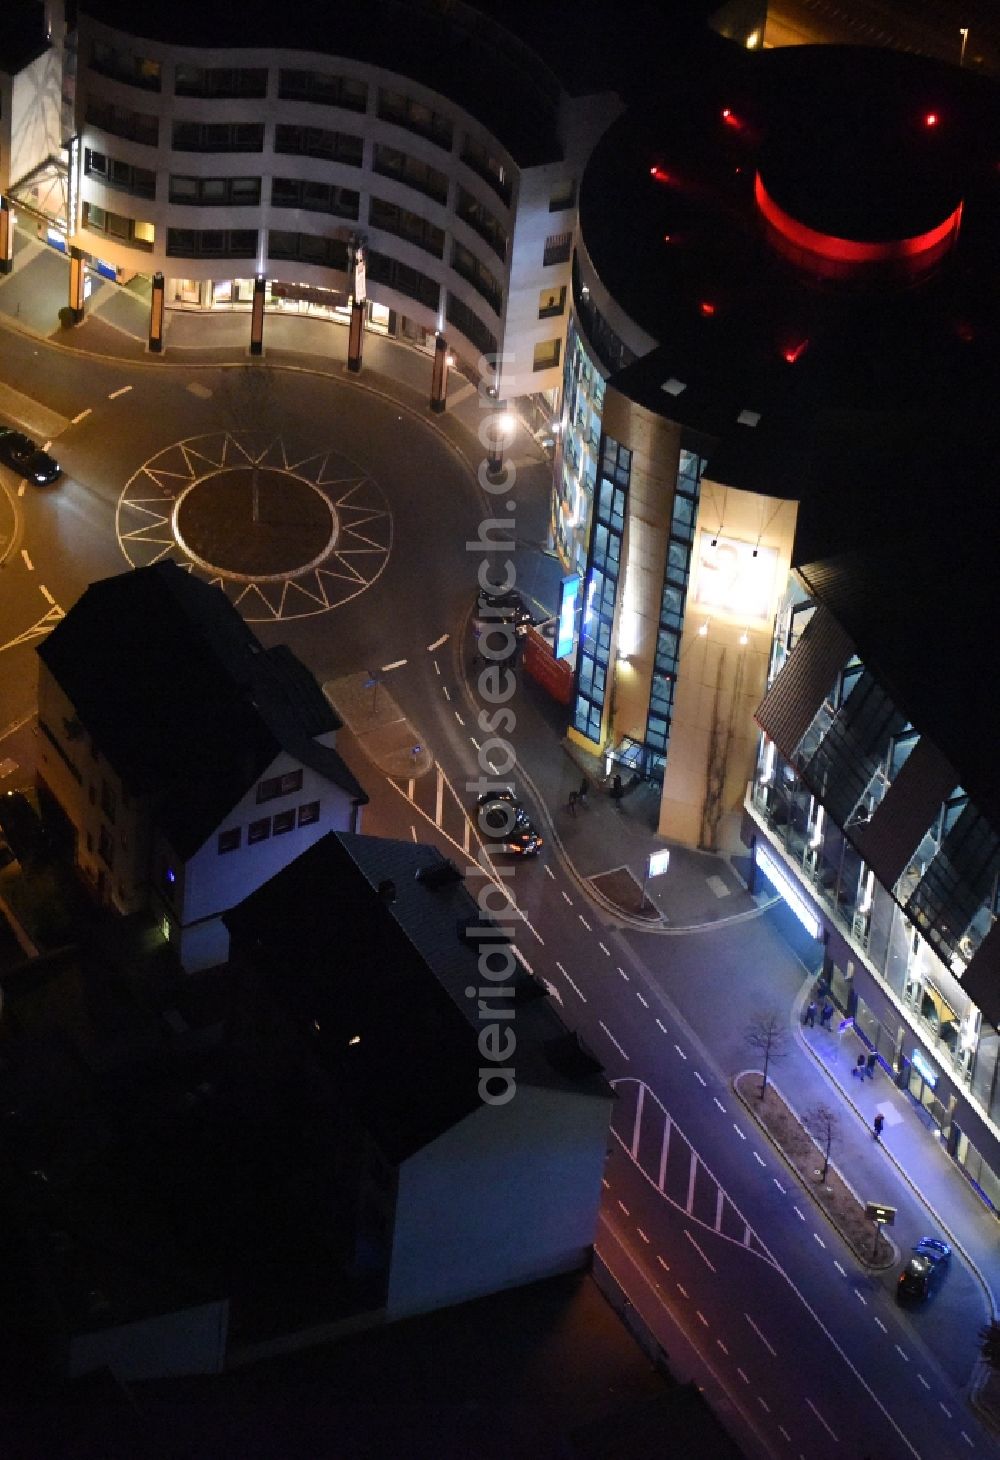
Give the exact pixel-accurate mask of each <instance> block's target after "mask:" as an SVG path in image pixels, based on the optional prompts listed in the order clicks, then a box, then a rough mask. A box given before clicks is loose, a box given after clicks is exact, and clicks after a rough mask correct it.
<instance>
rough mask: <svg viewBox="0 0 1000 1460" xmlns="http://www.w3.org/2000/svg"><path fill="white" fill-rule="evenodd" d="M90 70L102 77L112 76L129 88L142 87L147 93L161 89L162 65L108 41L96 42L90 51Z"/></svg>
mask: <svg viewBox="0 0 1000 1460" xmlns="http://www.w3.org/2000/svg"><path fill="white" fill-rule="evenodd" d="M90 69H91V70H92V71H98V72H100V74H101V75H102V76H112V77H114V79H115V80H116V81H124V82H125V84H126V85H127V86H141V87H143V88H144V89H145V90H146V91H159V89H160V63H159V61H153V60H151V59H150V58H149V57H148V56H136V55H133V54H132V52H131V51H122V50H119V49H117V48H116V47H115V46H111V45H108V43H107V41H98V40H95V41H94V43H93V45H92V46H91V51H90Z"/></svg>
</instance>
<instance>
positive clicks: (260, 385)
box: [217, 365, 277, 524]
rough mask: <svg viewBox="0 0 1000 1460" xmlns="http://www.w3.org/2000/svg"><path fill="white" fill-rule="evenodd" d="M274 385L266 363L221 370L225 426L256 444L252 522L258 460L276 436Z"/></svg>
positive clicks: (257, 499)
mask: <svg viewBox="0 0 1000 1460" xmlns="http://www.w3.org/2000/svg"><path fill="white" fill-rule="evenodd" d="M274 385H275V375H274V371H273V370H269V369H268V368H267V367H266V366H265V365H239V366H236V367H234V368H233V369H230V370H226V371H225V372H224V373H223V376H222V383H221V385H220V386H219V390H218V392H217V400H218V404H219V406H220V408H221V410H222V412H223V415H224V418H225V425H226V429H227V430H229V431H232V432H233V433H234V434H236V435H242V436H250V437H251V438H252V439H253V440H254V442H255V443H256V444H255V445H254V447H253V448H252V450H253V456H252V459H251V461H250V488H251V490H250V500H251V511H250V520H251V521H252V522H254V523H255V524H256V523H259V522H260V481H259V471H260V463H261V460H262V458H263V457H264V456H266V454H267V451H268V449H269V448H270V446H271V444H272V442H273V438H274V437H275V436H276V435H277V426H276V418H277V407H276V401H275V395H274ZM261 443H263V444H262V445H261ZM258 447H260V449H258Z"/></svg>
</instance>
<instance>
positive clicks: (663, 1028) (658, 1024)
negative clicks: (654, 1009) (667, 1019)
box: [656, 1019, 667, 1034]
mask: <svg viewBox="0 0 1000 1460" xmlns="http://www.w3.org/2000/svg"><path fill="white" fill-rule="evenodd" d="M656 1027H657V1029H659V1030H660V1032H661V1034H666V1032H667V1026H666V1025H665V1024H664V1022H663V1020H662V1019H657V1021H656Z"/></svg>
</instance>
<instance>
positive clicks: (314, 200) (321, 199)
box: [271, 177, 360, 219]
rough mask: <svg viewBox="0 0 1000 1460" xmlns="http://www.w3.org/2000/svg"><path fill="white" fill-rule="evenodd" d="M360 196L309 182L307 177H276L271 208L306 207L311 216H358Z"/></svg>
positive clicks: (331, 184) (326, 185) (352, 191)
mask: <svg viewBox="0 0 1000 1460" xmlns="http://www.w3.org/2000/svg"><path fill="white" fill-rule="evenodd" d="M359 199H360V195H359V194H358V193H356V192H355V191H354V190H353V189H352V188H341V187H338V186H337V184H336V183H324V182H309V181H308V180H307V179H306V178H297V177H276V178H273V179H272V181H271V206H272V208H305V209H307V210H308V211H309V212H312V213H332V214H333V215H334V217H336V218H352V219H356V218H357V216H358V203H359Z"/></svg>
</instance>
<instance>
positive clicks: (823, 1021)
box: [819, 999, 833, 1029]
mask: <svg viewBox="0 0 1000 1460" xmlns="http://www.w3.org/2000/svg"><path fill="white" fill-rule="evenodd" d="M832 1018H833V1005H832V1004H831V1003H830V1000H829V999H827V1000H826V1001H825V1002H824V1004H823V1008H822V1009H821V1010H820V1016H819V1027H820V1028H821V1029H829V1028H830V1020H831V1019H832Z"/></svg>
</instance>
